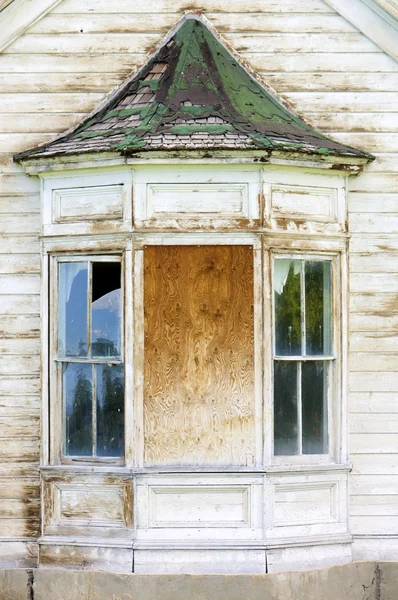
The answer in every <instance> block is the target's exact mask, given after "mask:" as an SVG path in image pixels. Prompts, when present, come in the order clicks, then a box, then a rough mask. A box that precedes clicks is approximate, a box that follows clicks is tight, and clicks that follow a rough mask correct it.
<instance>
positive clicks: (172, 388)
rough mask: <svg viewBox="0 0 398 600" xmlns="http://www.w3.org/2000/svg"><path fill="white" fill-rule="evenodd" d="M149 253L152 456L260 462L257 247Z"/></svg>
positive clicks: (148, 444) (148, 438) (148, 433)
mask: <svg viewBox="0 0 398 600" xmlns="http://www.w3.org/2000/svg"><path fill="white" fill-rule="evenodd" d="M144 259H145V288H144V299H145V381H146V385H145V398H144V400H145V459H146V462H147V464H166V463H167V464H232V465H250V464H253V462H254V406H253V386H254V373H253V352H254V347H253V250H252V248H251V247H244V246H218V247H217V246H201V247H195V246H193V247H189V246H179V247H178V246H149V247H147V248H146V249H145V251H144ZM192 348H193V349H194V351H192Z"/></svg>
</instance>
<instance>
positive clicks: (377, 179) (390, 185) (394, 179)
mask: <svg viewBox="0 0 398 600" xmlns="http://www.w3.org/2000/svg"><path fill="white" fill-rule="evenodd" d="M397 87H398V86H397ZM348 189H349V191H350V192H370V193H372V192H373V193H377V192H380V191H381V190H383V193H386V192H390V193H392V194H393V193H396V192H397V189H398V173H366V172H364V173H362V174H361V175H359V177H354V178H352V179H350V180H349V182H348ZM393 212H396V213H398V205H396V207H395V211H393Z"/></svg>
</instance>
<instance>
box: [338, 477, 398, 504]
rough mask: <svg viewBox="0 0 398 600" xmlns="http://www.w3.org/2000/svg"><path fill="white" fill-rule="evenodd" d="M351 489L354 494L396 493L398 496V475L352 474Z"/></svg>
mask: <svg viewBox="0 0 398 600" xmlns="http://www.w3.org/2000/svg"><path fill="white" fill-rule="evenodd" d="M350 485H351V491H352V494H353V495H357V494H359V495H364V494H375V495H378V494H385V495H390V494H394V495H396V496H397V498H398V476H394V475H373V474H372V475H352V476H351V481H350Z"/></svg>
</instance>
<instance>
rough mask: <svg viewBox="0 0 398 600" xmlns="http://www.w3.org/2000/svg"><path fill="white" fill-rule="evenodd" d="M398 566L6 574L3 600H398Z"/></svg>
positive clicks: (0, 577) (0, 592) (0, 589)
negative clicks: (283, 570)
mask: <svg viewBox="0 0 398 600" xmlns="http://www.w3.org/2000/svg"><path fill="white" fill-rule="evenodd" d="M397 598H398V563H377V562H359V563H352V564H349V565H343V566H336V567H330V568H327V569H316V570H312V571H299V572H286V573H273V574H270V575H135V574H119V573H105V572H100V571H72V570H61V569H33V570H25V569H9V570H3V571H0V600H397Z"/></svg>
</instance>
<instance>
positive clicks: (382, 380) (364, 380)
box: [349, 371, 398, 442]
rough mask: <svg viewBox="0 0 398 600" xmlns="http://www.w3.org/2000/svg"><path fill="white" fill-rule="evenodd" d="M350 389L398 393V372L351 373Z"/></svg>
mask: <svg viewBox="0 0 398 600" xmlns="http://www.w3.org/2000/svg"><path fill="white" fill-rule="evenodd" d="M349 389H350V391H351V392H369V391H374V392H398V371H397V372H395V373H391V372H388V371H382V372H376V373H369V372H366V371H356V372H353V373H350V380H349ZM397 442H398V439H397Z"/></svg>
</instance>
